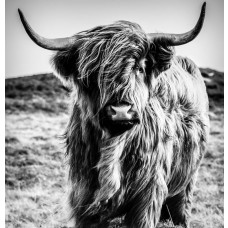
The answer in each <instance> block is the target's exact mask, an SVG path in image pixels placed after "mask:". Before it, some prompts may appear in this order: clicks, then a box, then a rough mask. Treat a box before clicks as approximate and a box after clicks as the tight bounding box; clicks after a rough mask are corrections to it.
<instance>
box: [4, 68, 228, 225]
mask: <svg viewBox="0 0 228 228" xmlns="http://www.w3.org/2000/svg"><path fill="white" fill-rule="evenodd" d="M202 73H203V75H204V76H205V81H206V84H207V89H208V93H209V95H210V119H211V134H210V139H209V144H208V151H207V153H206V155H205V158H204V160H203V162H202V165H201V168H200V172H199V177H198V182H197V185H196V188H195V193H194V202H193V208H192V221H191V228H220V227H223V226H224V225H223V217H224V216H223V214H224V205H223V196H224V188H223V181H224V173H223V170H224V148H223V141H224V138H223V137H224V132H223V118H224V114H223V73H220V72H216V71H212V70H210V69H202ZM67 102H68V95H67V91H66V89H65V88H64V87H62V86H61V84H60V83H59V82H58V81H57V80H56V79H55V78H54V77H53V75H51V74H50V75H37V76H32V77H23V78H17V79H8V80H6V134H5V135H6V138H5V145H6V148H5V152H6V154H5V155H6V156H5V158H6V160H5V188H6V191H5V194H6V204H5V205H6V216H5V219H6V222H5V223H6V227H7V228H35V227H43V228H69V227H71V224H67V223H66V221H65V218H66V215H65V212H66V211H67V209H65V208H64V205H65V204H66V196H67V168H68V167H67V165H66V158H65V155H64V145H63V144H62V141H61V138H60V136H61V134H62V133H63V132H64V129H65V126H66V123H67V120H68V113H67ZM168 226H169V227H171V224H159V227H168ZM112 227H121V225H118V222H116V221H115V222H113V225H112Z"/></svg>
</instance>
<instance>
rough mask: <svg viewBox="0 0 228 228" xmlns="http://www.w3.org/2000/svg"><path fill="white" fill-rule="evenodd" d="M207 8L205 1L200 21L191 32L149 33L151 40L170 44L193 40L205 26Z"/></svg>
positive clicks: (176, 44) (175, 44)
mask: <svg viewBox="0 0 228 228" xmlns="http://www.w3.org/2000/svg"><path fill="white" fill-rule="evenodd" d="M205 10H206V2H204V3H203V5H202V8H201V13H200V17H199V20H198V22H197V23H196V25H195V27H194V28H193V29H192V30H190V31H189V32H186V33H183V34H166V33H149V34H148V37H149V39H150V41H151V42H159V43H161V44H162V43H164V44H166V45H168V46H178V45H182V44H186V43H188V42H190V41H192V40H193V39H194V38H195V37H196V36H197V35H198V34H199V32H200V30H201V28H202V26H203V22H204V17H205Z"/></svg>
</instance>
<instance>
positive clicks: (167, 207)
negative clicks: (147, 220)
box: [161, 178, 195, 228]
mask: <svg viewBox="0 0 228 228" xmlns="http://www.w3.org/2000/svg"><path fill="white" fill-rule="evenodd" d="M194 185H195V178H193V179H192V180H191V181H190V183H189V184H188V185H187V186H186V188H185V189H184V190H183V191H181V192H180V193H179V194H177V195H175V196H173V197H170V198H167V199H166V201H165V203H164V205H163V207H162V212H161V220H164V221H165V220H172V222H173V223H174V225H182V226H183V227H186V228H187V227H189V217H190V213H191V202H192V195H193V188H194Z"/></svg>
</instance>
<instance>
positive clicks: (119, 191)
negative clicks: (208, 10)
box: [52, 21, 209, 228]
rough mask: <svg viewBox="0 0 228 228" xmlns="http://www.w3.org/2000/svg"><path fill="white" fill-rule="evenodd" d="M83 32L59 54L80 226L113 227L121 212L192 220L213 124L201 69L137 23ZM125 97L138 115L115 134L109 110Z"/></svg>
mask: <svg viewBox="0 0 228 228" xmlns="http://www.w3.org/2000/svg"><path fill="white" fill-rule="evenodd" d="M77 36H78V37H79V39H78V40H77V42H76V43H75V44H72V45H71V46H70V47H69V49H68V50H66V51H59V52H57V54H56V55H55V56H54V57H53V59H52V62H53V65H54V67H55V69H56V71H57V72H58V74H59V75H61V76H59V77H60V79H61V80H62V81H63V82H64V83H65V84H66V85H68V86H70V87H71V90H72V93H71V98H72V107H71V117H70V120H69V123H68V126H67V129H66V132H65V142H66V153H67V155H68V157H69V167H70V173H69V178H70V181H71V193H70V197H69V202H70V205H71V207H72V214H71V217H72V218H74V219H75V227H78V228H89V227H108V224H109V222H110V220H111V219H113V218H115V217H120V216H121V217H122V216H123V217H124V222H125V224H126V226H127V227H130V228H153V227H156V225H157V224H158V222H159V221H160V220H166V219H170V218H171V219H172V221H173V223H174V224H182V225H183V226H185V227H187V226H188V221H189V213H190V207H191V200H192V193H193V186H194V183H195V180H196V175H197V170H198V168H199V165H200V161H201V159H202V157H203V154H204V151H205V144H206V141H207V135H208V129H209V121H208V98H207V94H206V89H205V85H204V82H203V79H202V76H201V74H200V71H199V69H198V68H197V67H196V65H195V64H194V63H193V62H192V61H191V60H189V59H187V58H183V57H179V56H176V55H175V53H174V49H173V48H170V47H168V46H167V45H166V44H165V43H151V42H149V40H148V37H147V35H146V33H145V32H144V31H143V30H142V29H141V28H140V26H139V25H137V24H135V23H130V22H126V21H119V22H116V23H114V24H111V25H106V26H99V27H96V28H94V29H91V30H87V31H84V32H81V33H79V34H77ZM78 47H80V48H78ZM122 100H127V101H129V102H131V103H133V104H134V107H135V110H136V111H137V114H138V117H139V119H140V123H139V124H136V125H134V126H133V127H132V128H131V129H130V130H128V131H125V132H124V133H122V134H120V135H115V136H113V135H111V134H109V132H108V131H107V129H105V128H104V127H103V126H102V124H101V123H102V112H103V110H104V107H105V105H107V104H108V103H110V102H113V101H117V102H121V101H122Z"/></svg>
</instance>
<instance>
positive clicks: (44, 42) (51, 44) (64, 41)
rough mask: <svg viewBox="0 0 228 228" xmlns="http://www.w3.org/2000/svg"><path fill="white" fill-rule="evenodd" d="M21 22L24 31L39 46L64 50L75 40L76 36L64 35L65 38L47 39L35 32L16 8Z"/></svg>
mask: <svg viewBox="0 0 228 228" xmlns="http://www.w3.org/2000/svg"><path fill="white" fill-rule="evenodd" d="M18 12H19V15H20V18H21V22H22V24H23V26H24V28H25V31H26V32H27V34H28V35H29V37H30V38H31V39H32V40H33V41H34V42H35V43H36V44H37V45H39V46H40V47H42V48H45V49H48V50H53V51H64V50H66V49H67V48H68V47H69V46H70V45H72V44H74V43H75V41H76V40H77V36H72V37H66V38H56V39H48V38H44V37H42V36H40V35H39V34H37V33H36V32H35V31H34V30H33V29H32V28H31V26H30V25H29V24H28V22H27V20H26V19H25V17H24V15H23V13H22V12H21V10H20V9H18Z"/></svg>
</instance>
